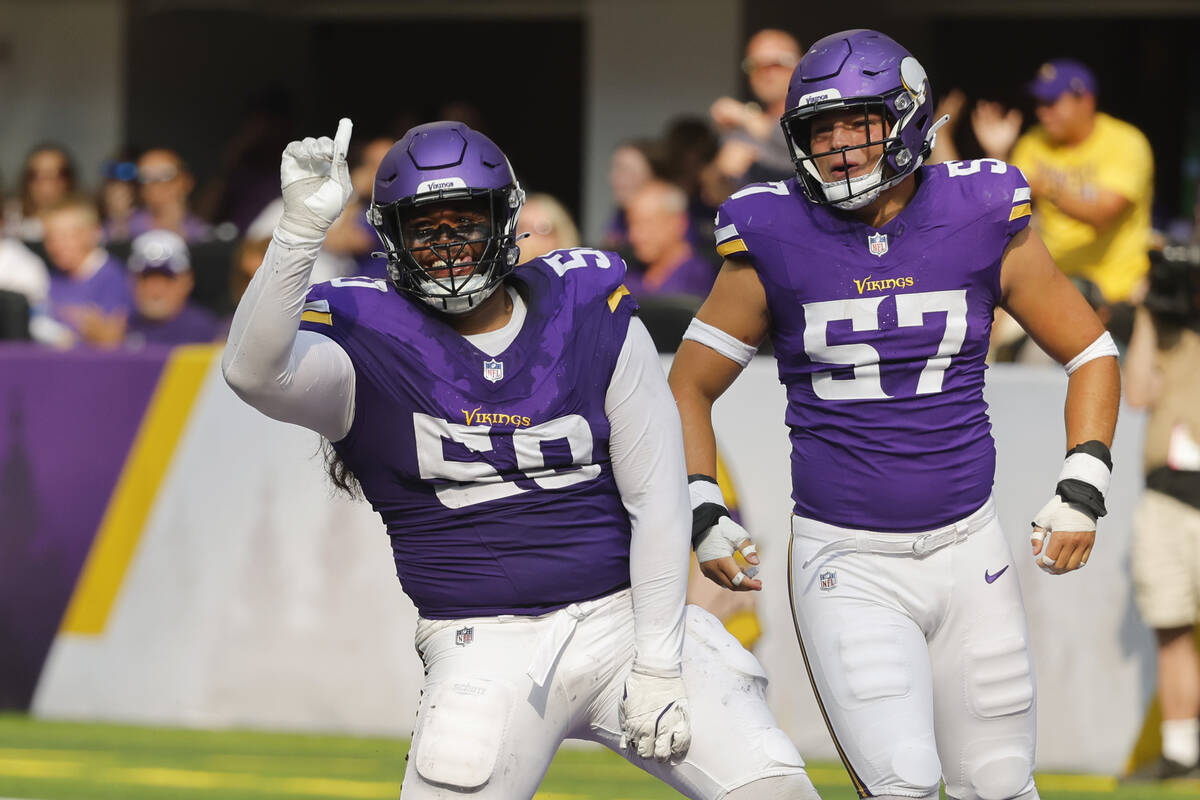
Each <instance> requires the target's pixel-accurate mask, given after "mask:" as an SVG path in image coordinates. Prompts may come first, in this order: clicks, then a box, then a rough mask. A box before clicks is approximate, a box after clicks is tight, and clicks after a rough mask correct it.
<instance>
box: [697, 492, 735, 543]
mask: <svg viewBox="0 0 1200 800" xmlns="http://www.w3.org/2000/svg"><path fill="white" fill-rule="evenodd" d="M728 516H729V509H727V508H725V506H719V505H717V504H716V503H701V504H700V505H698V506H696V507H695V508H693V509H692V549H693V550H695V549H696V548H697V547H699V546H700V540H701V539H703V538H704V534H706V533H708V531H709V529H710V528H712V526H713V525H716V524H717V521H718V520H720V519H721V517H728Z"/></svg>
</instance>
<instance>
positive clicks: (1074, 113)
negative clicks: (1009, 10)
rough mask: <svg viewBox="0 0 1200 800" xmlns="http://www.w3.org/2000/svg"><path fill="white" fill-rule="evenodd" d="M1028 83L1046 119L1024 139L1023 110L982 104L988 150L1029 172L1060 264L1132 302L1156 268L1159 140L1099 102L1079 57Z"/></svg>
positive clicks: (1041, 222) (975, 121)
mask: <svg viewBox="0 0 1200 800" xmlns="http://www.w3.org/2000/svg"><path fill="white" fill-rule="evenodd" d="M1028 89H1029V92H1030V94H1031V95H1033V99H1034V101H1035V102H1036V104H1037V119H1038V124H1037V125H1035V126H1034V127H1033V128H1032V129H1030V130H1029V131H1028V132H1027V133H1025V134H1024V135H1023V136H1021V137H1020V139H1017V132H1018V131H1019V129H1020V122H1021V119H1020V115H1019V114H1015V113H1014V112H1012V111H1007V112H1006V111H1005V110H1004V109H1003V108H1001V107H1000V106H999V105H997V104H995V103H980V104H978V106H977V107H976V109H975V112H974V113H973V114H972V119H971V122H972V125H973V127H974V129H975V136H976V138H977V139H978V140H979V143H980V145H981V146H982V147H983V148H984V150H985V152H986V153H987V155H988V156H990V157H992V158H999V159H1004V158H1006V157H1007V158H1009V159H1010V160H1011V161H1012V163H1014V164H1016V165H1017V166H1018V167H1020V168H1021V171H1022V172H1024V173H1025V177H1026V178H1028V180H1029V187H1030V191H1031V194H1032V198H1033V201H1034V204H1035V217H1034V219H1035V224H1036V226H1037V228H1038V231H1039V233H1040V234H1041V237H1042V240H1043V241H1044V242H1045V243H1046V247H1047V249H1049V250H1050V254H1051V255H1052V256H1054V260H1055V262H1056V263H1057V264H1058V266H1059V268H1061V269H1062V270H1063V271H1064V272H1065V273H1067V274H1068V275H1071V276H1079V277H1083V278H1087V279H1088V280H1090V281H1092V282H1093V283H1095V284H1096V285H1097V286H1099V287H1100V291H1101V292H1103V294H1104V297H1105V299H1106V300H1107V301H1108V302H1109V303H1116V302H1123V301H1128V300H1129V299H1130V297H1131V295H1132V294H1133V292H1134V290H1135V288H1136V287H1137V286H1138V285H1139V284H1140V283H1141V281H1142V278H1143V277H1144V276H1145V275H1146V272H1147V270H1149V268H1150V259H1149V256H1148V255H1147V250H1148V247H1149V240H1150V204H1151V199H1152V196H1153V190H1154V156H1153V153H1152V152H1151V150H1150V143H1149V142H1148V141H1147V140H1146V137H1145V136H1144V135H1143V134H1142V132H1141V131H1139V130H1138V129H1137V128H1135V127H1134V126H1133V125H1130V124H1129V123H1127V122H1122V121H1121V120H1118V119H1114V118H1113V117H1110V116H1109V115H1107V114H1104V113H1102V112H1098V111H1097V110H1096V98H1097V95H1098V89H1097V85H1096V78H1095V76H1094V75H1093V74H1092V71H1091V70H1090V69H1088V68H1087V67H1086V66H1085V65H1083V64H1081V63H1080V62H1078V61H1073V60H1071V59H1056V60H1054V61H1048V62H1046V63H1045V64H1043V65H1042V66H1041V68H1040V69H1039V70H1038V72H1037V75H1036V77H1035V78H1034V79H1033V81H1032V82H1031V83H1030V84H1029V86H1028ZM1014 141H1015V147H1014V146H1013V143H1014ZM1010 149H1011V156H1010V155H1009V151H1010Z"/></svg>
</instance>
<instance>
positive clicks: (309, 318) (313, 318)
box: [300, 311, 333, 325]
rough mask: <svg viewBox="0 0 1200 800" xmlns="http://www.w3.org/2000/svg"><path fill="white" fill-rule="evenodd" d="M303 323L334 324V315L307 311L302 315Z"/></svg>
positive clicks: (326, 312)
mask: <svg viewBox="0 0 1200 800" xmlns="http://www.w3.org/2000/svg"><path fill="white" fill-rule="evenodd" d="M300 321H301V322H319V323H320V324H322V325H332V324H333V314H331V313H329V312H328V311H305V312H303V313H302V314H301V315H300Z"/></svg>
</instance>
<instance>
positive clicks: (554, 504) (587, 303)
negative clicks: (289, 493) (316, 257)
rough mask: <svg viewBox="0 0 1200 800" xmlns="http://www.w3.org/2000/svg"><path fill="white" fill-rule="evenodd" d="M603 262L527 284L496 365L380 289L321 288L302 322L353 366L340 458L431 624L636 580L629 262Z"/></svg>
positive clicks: (535, 271)
mask: <svg viewBox="0 0 1200 800" xmlns="http://www.w3.org/2000/svg"><path fill="white" fill-rule="evenodd" d="M597 252H598V251H563V252H557V253H551V254H549V255H548V256H546V257H545V258H541V259H535V260H534V261H532V262H530V263H528V264H526V265H524V266H523V267H522V268H521V269H520V270H519V271H518V272H516V273H514V275H513V276H512V277H511V278H510V279H509V281H510V283H511V284H512V285H513V286H515V287H516V288H517V290H518V291H519V292H521V294H522V296H523V297H524V298H525V302H526V304H527V306H528V308H529V313H528V317H527V320H526V322H525V325H524V326H523V327H522V329H521V331H520V333H519V334H518V335H517V337H516V339H515V340H514V341H513V342H512V344H510V345H509V346H508V348H507V349H506V350H504V352H503V353H499V354H497V355H496V356H494V357H489V356H488V355H486V354H485V353H483V352H482V351H480V350H478V349H477V348H476V347H474V346H473V345H472V344H471V343H470V342H469V341H467V340H466V339H465V338H463V337H462V336H459V335H458V334H456V333H455V332H454V331H453V329H452V328H451V327H449V325H448V324H447V322H446V321H445V318H444V317H443V316H442V315H440V314H439V313H438V312H436V311H434V310H432V309H430V308H427V307H426V306H425V305H424V304H421V303H413V302H411V301H410V300H409V299H407V298H405V297H402V296H400V295H399V294H397V292H396V289H395V287H393V286H391V285H390V284H388V283H386V282H384V281H373V280H369V279H361V278H343V279H337V280H333V281H330V282H329V283H324V284H319V285H317V286H314V287H312V289H311V290H310V292H309V297H308V305H307V306H306V309H307V310H306V311H305V312H304V316H303V321H302V323H301V327H302V328H303V329H305V330H310V331H315V332H317V333H321V334H323V335H325V336H328V337H329V338H331V339H333V340H334V341H336V342H337V343H338V344H340V345H341V346H342V347H343V348H344V349H345V350H346V352H347V353H349V354H350V358H351V360H352V361H353V363H354V369H355V380H356V383H355V409H354V422H353V425H352V426H351V429H350V432H349V434H348V435H347V436H346V437H345V438H344V439H342V440H341V441H338V442H335V443H334V449H335V450H336V451H337V453H338V455H339V456H340V457H341V458H342V460H343V461H344V462H345V463H346V465H347V466H349V467H350V469H351V470H352V471H353V472H354V474H355V476H356V477H357V478H358V480H359V481H360V483H361V484H362V487H363V490H364V494H365V495H366V496H367V497H369V498H371V500H372V503H373V505H374V508H375V510H376V511H377V512H379V514H380V516H381V517H382V518H383V521H384V523H385V524H386V525H387V527H388V532H389V534H390V535H391V536H392V544H393V547H392V550H393V554H394V557H395V561H396V572H397V575H398V577H399V578H400V582H401V585H402V586H403V588H404V590H405V592H407V593H408V595H409V596H410V597H411V598H412V599H413V602H414V603H415V604H416V606H417V609H418V611H419V612H420V614H421V616H422V617H424V618H426V619H453V618H461V617H475V616H495V615H499V614H542V613H545V612H547V611H552V610H554V609H557V608H561V607H563V606H566V605H568V604H570V603H572V602H576V601H579V600H580V599H590V598H594V597H601V596H604V595H607V594H610V593H611V592H613V591H616V590H618V589H621V588H624V587H626V586H628V585H629V536H630V527H629V517H628V515H627V514H626V512H625V508H624V506H623V505H622V503H621V496H620V493H619V492H618V491H617V488H616V484H615V482H614V479H613V474H612V466H611V463H610V460H609V453H608V439H609V428H608V419H607V417H606V416H605V413H604V398H605V393H606V391H607V388H608V383H609V380H610V378H611V376H612V371H613V368H614V367H615V365H616V361H617V356H618V355H619V354H620V351H621V346H622V344H623V343H624V341H625V334H626V331H627V329H628V326H629V320H630V317H631V316H632V314H633V311H634V309H635V308H636V304H635V303H634V301H633V298H632V297H630V296H629V295H628V293H622V291H621V288H622V280H623V279H624V275H625V265H624V263H623V262H622V261H621V259H620V258H619V257H618V256H616V255H613V254H611V253H609V254H604V253H599V255H597ZM564 264H567V265H570V266H571V268H570V269H562V267H563V265H564ZM464 644H465V642H464Z"/></svg>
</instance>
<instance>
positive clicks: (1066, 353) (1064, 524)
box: [1000, 228, 1121, 574]
mask: <svg viewBox="0 0 1200 800" xmlns="http://www.w3.org/2000/svg"><path fill="white" fill-rule="evenodd" d="M1000 288H1001V305H1002V306H1003V307H1004V309H1005V310H1006V311H1008V313H1010V314H1012V316H1013V317H1014V318H1015V319H1016V320H1017V322H1019V323H1021V326H1022V327H1023V328H1024V329H1025V330H1026V331H1027V332H1028V333H1029V335H1030V336H1031V337H1032V338H1033V340H1034V341H1035V342H1037V343H1038V345H1040V346H1041V348H1042V349H1043V350H1045V351H1046V352H1047V353H1049V354H1050V355H1051V356H1052V357H1053V358H1054V359H1055V360H1057V361H1058V362H1059V363H1060V364H1062V365H1063V366H1064V367H1065V368H1066V370H1067V374H1068V375H1069V376H1070V378H1069V381H1068V384H1067V399H1066V408H1065V417H1066V429H1067V459H1066V462H1065V463H1064V465H1063V469H1062V472H1061V473H1060V474H1059V482H1058V485H1057V487H1056V491H1055V496H1054V497H1053V498H1051V500H1050V502H1049V503H1047V504H1046V506H1045V507H1043V508H1042V510H1041V511H1040V512H1038V514H1037V516H1035V517H1034V534H1033V536H1032V541H1033V553H1034V555H1035V556H1037V555H1039V554H1040V555H1041V558H1040V560H1039V562H1038V563H1039V565H1040V566H1042V567H1043V568H1045V569H1047V571H1049V572H1052V573H1054V574H1059V573H1062V572H1069V571H1071V570H1074V569H1078V568H1079V567H1081V566H1083V565H1084V564H1086V563H1087V559H1088V557H1089V555H1090V554H1091V549H1092V545H1093V544H1094V542H1095V530H1096V519H1097V518H1098V517H1101V516H1103V515H1104V514H1105V513H1106V509H1105V507H1104V494H1105V493H1106V492H1107V490H1108V482H1109V476H1110V474H1111V472H1112V458H1111V455H1110V454H1109V447H1110V446H1111V445H1112V438H1113V432H1114V431H1115V429H1116V425H1117V406H1118V404H1119V402H1120V399H1121V373H1120V369H1119V367H1118V365H1117V358H1116V356H1117V349H1116V346H1115V345H1114V344H1113V341H1112V337H1111V336H1109V335H1108V332H1107V331H1105V329H1104V325H1103V323H1101V322H1100V318H1099V317H1097V316H1096V313H1095V312H1094V311H1092V308H1091V306H1089V305H1088V303H1087V301H1086V300H1084V298H1083V296H1082V295H1081V294H1080V293H1079V291H1078V290H1076V289H1075V287H1074V285H1072V283H1071V282H1070V281H1069V280H1068V279H1067V277H1066V276H1065V275H1063V274H1062V272H1061V271H1060V270H1059V269H1058V267H1057V266H1056V265H1055V264H1054V260H1053V259H1052V258H1051V257H1050V253H1049V252H1047V250H1046V246H1045V245H1044V244H1042V241H1041V239H1040V238H1038V236H1037V234H1035V233H1034V232H1033V231H1032V230H1030V229H1029V228H1026V229H1024V230H1022V231H1021V232H1020V233H1018V234H1017V235H1016V236H1014V237H1013V239H1012V241H1011V242H1009V245H1008V247H1007V248H1006V249H1005V252H1004V260H1003V262H1002V267H1001V273H1000ZM1047 532H1049V533H1051V534H1053V536H1052V538H1051V540H1050V542H1049V543H1048V544H1047V545H1046V547H1045V553H1042V537H1043V536H1045V535H1046V533H1047Z"/></svg>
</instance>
